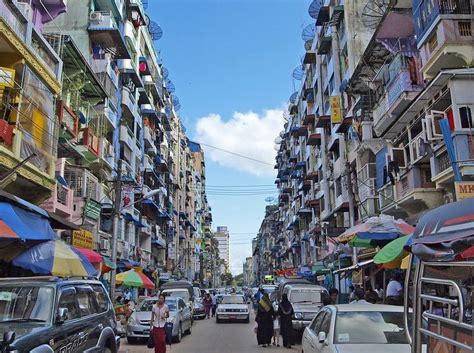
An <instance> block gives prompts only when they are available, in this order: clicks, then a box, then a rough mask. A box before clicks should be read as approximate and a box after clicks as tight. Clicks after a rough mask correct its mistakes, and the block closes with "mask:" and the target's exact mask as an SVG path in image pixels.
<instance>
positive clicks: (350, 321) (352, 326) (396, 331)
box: [334, 311, 408, 344]
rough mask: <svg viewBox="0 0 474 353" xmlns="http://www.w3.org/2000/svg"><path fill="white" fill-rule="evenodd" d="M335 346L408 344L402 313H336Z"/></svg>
mask: <svg viewBox="0 0 474 353" xmlns="http://www.w3.org/2000/svg"><path fill="white" fill-rule="evenodd" d="M334 343H335V344H408V341H407V337H406V335H405V329H404V325H403V313H402V312H376V311H355V312H354V311H351V312H338V313H337V317H336V328H335V333H334Z"/></svg>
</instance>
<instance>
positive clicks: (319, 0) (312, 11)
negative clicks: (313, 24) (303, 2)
mask: <svg viewBox="0 0 474 353" xmlns="http://www.w3.org/2000/svg"><path fill="white" fill-rule="evenodd" d="M323 3H324V0H314V1H313V2H312V3H311V4H310V5H309V8H308V14H309V16H310V17H311V18H314V19H315V20H316V19H317V18H318V15H319V10H320V9H321V7H322V6H323Z"/></svg>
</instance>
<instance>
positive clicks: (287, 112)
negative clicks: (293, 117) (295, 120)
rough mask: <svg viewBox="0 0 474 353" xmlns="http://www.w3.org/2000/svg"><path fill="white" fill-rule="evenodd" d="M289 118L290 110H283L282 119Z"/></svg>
mask: <svg viewBox="0 0 474 353" xmlns="http://www.w3.org/2000/svg"><path fill="white" fill-rule="evenodd" d="M289 118H290V112H289V111H288V110H285V111H284V112H283V119H285V121H288V119H289Z"/></svg>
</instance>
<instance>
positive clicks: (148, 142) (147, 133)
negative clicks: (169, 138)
mask: <svg viewBox="0 0 474 353" xmlns="http://www.w3.org/2000/svg"><path fill="white" fill-rule="evenodd" d="M143 138H144V140H145V146H146V147H152V146H154V145H155V143H154V142H155V137H154V136H153V134H152V131H151V129H150V127H149V126H144V127H143Z"/></svg>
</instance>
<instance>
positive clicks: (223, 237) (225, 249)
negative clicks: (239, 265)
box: [214, 226, 231, 273]
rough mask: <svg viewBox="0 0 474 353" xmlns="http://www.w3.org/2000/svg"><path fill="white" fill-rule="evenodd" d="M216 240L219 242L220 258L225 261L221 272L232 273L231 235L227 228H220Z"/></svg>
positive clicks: (216, 233)
mask: <svg viewBox="0 0 474 353" xmlns="http://www.w3.org/2000/svg"><path fill="white" fill-rule="evenodd" d="M214 238H215V239H216V240H217V241H218V244H219V245H218V249H219V258H220V259H221V260H222V261H223V267H222V270H223V271H222V270H221V272H222V273H226V272H229V271H230V265H231V264H230V234H229V230H228V229H227V227H226V226H218V227H217V230H216V232H215V233H214Z"/></svg>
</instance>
